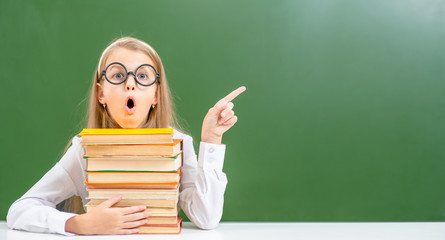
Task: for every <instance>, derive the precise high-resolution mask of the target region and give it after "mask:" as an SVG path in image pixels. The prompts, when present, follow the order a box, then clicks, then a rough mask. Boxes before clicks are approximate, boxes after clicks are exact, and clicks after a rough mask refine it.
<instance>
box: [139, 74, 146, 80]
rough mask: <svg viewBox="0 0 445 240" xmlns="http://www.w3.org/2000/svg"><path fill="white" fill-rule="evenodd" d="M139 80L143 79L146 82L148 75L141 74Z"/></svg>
mask: <svg viewBox="0 0 445 240" xmlns="http://www.w3.org/2000/svg"><path fill="white" fill-rule="evenodd" d="M138 79H141V80H145V79H147V75H146V74H143V73H142V74H139V75H138Z"/></svg>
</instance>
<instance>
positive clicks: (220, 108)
mask: <svg viewBox="0 0 445 240" xmlns="http://www.w3.org/2000/svg"><path fill="white" fill-rule="evenodd" d="M245 90H246V88H245V87H240V88H238V89H237V90H235V91H233V92H232V93H230V94H229V95H227V96H226V97H224V98H223V99H221V100H220V101H218V103H216V105H215V106H214V107H213V108H211V109H210V110H209V112H208V113H207V115H206V117H205V118H204V122H203V126H202V133H201V140H202V142H201V144H200V148H199V158H198V160H197V159H196V154H195V151H194V149H193V141H192V139H191V138H187V139H184V157H185V159H184V165H183V171H182V174H183V175H182V179H181V188H182V190H181V194H180V200H179V204H180V206H181V208H182V209H183V210H184V212H185V214H186V215H187V216H188V217H189V219H190V220H191V221H192V222H193V223H194V224H195V225H197V226H198V227H200V228H203V229H212V228H215V227H216V226H217V225H218V223H219V221H220V220H221V217H222V211H223V205H224V192H225V189H226V185H227V177H226V175H225V174H224V173H223V172H222V168H223V164H224V153H225V145H221V140H222V135H223V134H224V133H225V132H226V131H227V130H229V129H230V128H231V127H232V126H233V125H234V124H235V123H236V121H237V117H236V116H235V113H234V112H233V110H232V109H233V106H234V105H233V103H232V102H231V101H232V100H233V99H234V98H235V97H237V96H238V95H239V94H241V93H242V92H244V91H245Z"/></svg>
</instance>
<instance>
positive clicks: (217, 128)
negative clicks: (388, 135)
mask: <svg viewBox="0 0 445 240" xmlns="http://www.w3.org/2000/svg"><path fill="white" fill-rule="evenodd" d="M245 90H246V87H240V88H238V89H236V90H235V91H233V92H231V93H230V94H229V95H227V96H226V97H224V98H223V99H221V100H219V101H218V102H217V103H216V104H215V106H213V107H212V108H210V110H209V111H208V112H207V115H206V116H205V118H204V122H203V123H202V131H201V141H203V142H207V143H214V144H221V141H222V135H223V134H224V133H225V132H226V131H227V130H229V129H230V128H231V127H232V126H233V125H235V123H236V121H237V120H238V118H237V117H236V116H235V113H234V112H233V110H232V109H233V106H234V105H233V103H232V102H231V101H232V100H233V99H235V98H236V97H237V96H238V95H240V94H241V93H242V92H244V91H245Z"/></svg>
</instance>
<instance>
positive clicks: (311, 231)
mask: <svg viewBox="0 0 445 240" xmlns="http://www.w3.org/2000/svg"><path fill="white" fill-rule="evenodd" d="M0 239H1V240H3V239H5V240H24V239H26V240H40V239H42V240H43V239H44V240H52V239H75V240H77V239H88V240H94V239H107V240H108V239H167V240H168V239H193V240H200V239H206V240H207V239H209V240H218V239H230V240H232V239H254V240H261V239H273V240H278V239H298V240H299V239H302V240H306V239H309V240H319V239H320V240H321V239H323V240H325V239H334V240H336V239H341V240H349V239H351V240H360V239H365V240H367V239H376V240H377V239H378V240H386V239H388V240H389V239H391V240H397V239H400V240H402V239H403V240H412V239H416V240H432V239H434V240H436V239H437V240H439V239H441V240H445V222H422V223H417V222H409V223H301V222H291V223H289V222H286V223H284V222H283V223H276V222H274V223H266V222H256V223H252V222H222V223H220V224H219V226H218V228H216V229H214V230H200V229H198V228H196V227H195V226H194V225H193V224H191V223H189V222H185V223H184V224H183V228H182V232H181V233H180V234H179V235H113V236H110V235H106V236H105V235H103V236H68V237H67V236H63V235H58V234H43V233H30V232H24V231H17V230H11V229H8V227H7V225H6V222H5V221H0Z"/></svg>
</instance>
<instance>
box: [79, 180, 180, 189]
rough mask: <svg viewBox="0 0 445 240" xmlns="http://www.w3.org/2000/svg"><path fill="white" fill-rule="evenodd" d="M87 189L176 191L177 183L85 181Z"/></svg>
mask: <svg viewBox="0 0 445 240" xmlns="http://www.w3.org/2000/svg"><path fill="white" fill-rule="evenodd" d="M84 183H85V185H86V186H87V189H177V188H179V182H165V183H90V182H89V181H88V179H87V180H85V182H84Z"/></svg>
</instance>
